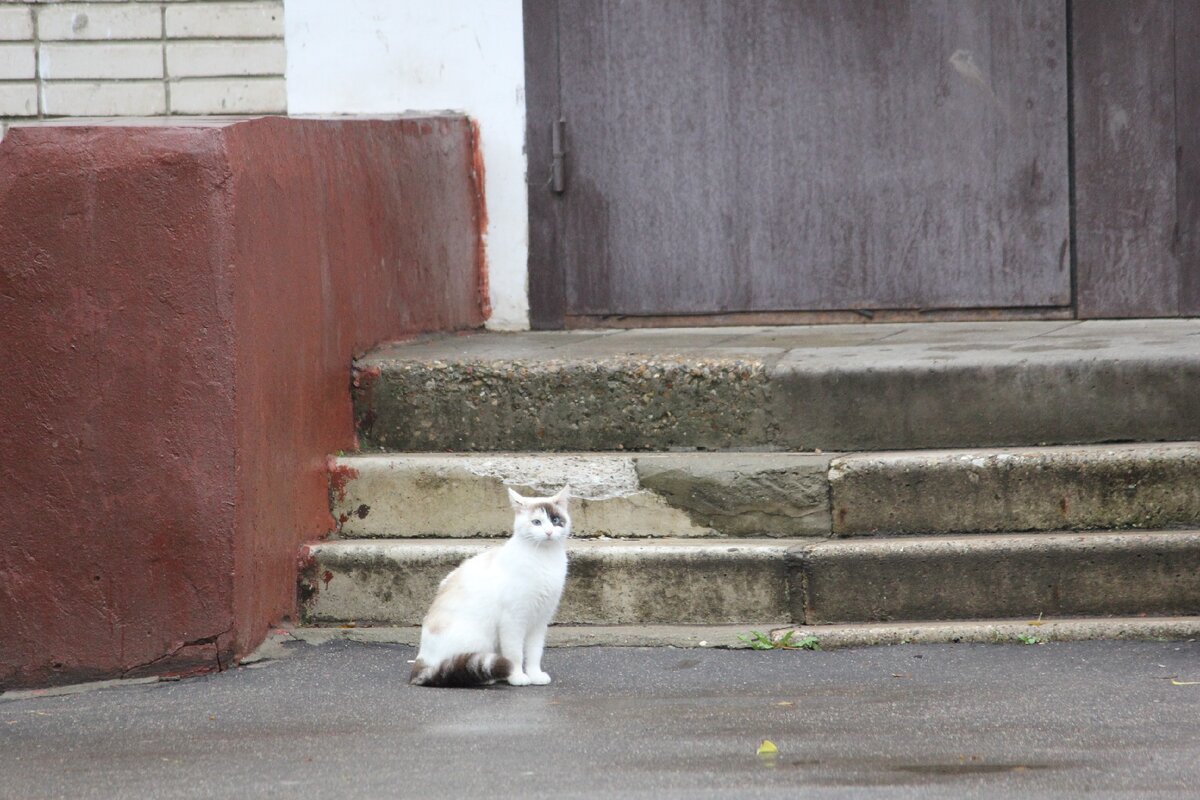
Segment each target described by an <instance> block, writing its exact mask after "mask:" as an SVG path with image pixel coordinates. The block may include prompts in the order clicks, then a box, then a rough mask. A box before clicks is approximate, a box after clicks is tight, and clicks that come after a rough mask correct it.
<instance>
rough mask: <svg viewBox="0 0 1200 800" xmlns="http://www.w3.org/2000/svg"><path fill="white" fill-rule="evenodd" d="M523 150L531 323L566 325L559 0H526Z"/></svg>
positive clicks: (536, 326) (550, 326)
mask: <svg viewBox="0 0 1200 800" xmlns="http://www.w3.org/2000/svg"><path fill="white" fill-rule="evenodd" d="M522 10H523V14H524V27H525V154H526V161H527V164H528V166H527V170H526V173H527V182H528V188H529V322H530V326H531V327H533V328H534V329H535V330H546V329H557V328H561V327H562V326H563V311H564V302H563V273H562V264H561V261H560V259H559V257H558V226H559V209H560V205H561V200H560V198H559V197H558V196H557V195H555V194H554V193H553V192H551V191H550V189H549V186H548V180H549V177H550V160H551V148H550V126H551V123H552V122H553V120H555V119H557V118H558V115H559V85H558V0H524V3H523V9H522Z"/></svg>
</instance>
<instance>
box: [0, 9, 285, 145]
mask: <svg viewBox="0 0 1200 800" xmlns="http://www.w3.org/2000/svg"><path fill="white" fill-rule="evenodd" d="M286 61H287V59H286V55H285V52H284V43H283V2H282V0H252V1H248V0H236V1H235V0H91V2H81V1H80V0H71V1H70V2H64V1H63V0H0V130H2V127H3V124H4V121H5V120H8V119H21V118H28V117H59V116H89V117H90V116H161V115H176V114H180V115H193V114H196V115H204V114H270V113H286V111H287V92H286V87H285V83H284V70H285V68H286Z"/></svg>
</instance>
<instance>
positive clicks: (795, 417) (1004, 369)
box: [355, 319, 1200, 452]
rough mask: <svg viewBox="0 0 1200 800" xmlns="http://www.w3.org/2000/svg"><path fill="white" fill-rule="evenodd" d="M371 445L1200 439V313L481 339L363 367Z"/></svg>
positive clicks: (420, 349) (723, 445)
mask: <svg viewBox="0 0 1200 800" xmlns="http://www.w3.org/2000/svg"><path fill="white" fill-rule="evenodd" d="M357 366H358V369H359V377H358V380H357V381H356V384H355V385H356V386H357V387H358V391H357V392H356V395H355V411H356V419H357V424H358V432H359V439H360V442H361V443H362V446H363V447H364V448H365V449H367V450H402V451H417V452H420V451H442V450H456V451H495V450H514V451H526V450H532V451H554V450H558V451H568V450H569V451H586V450H626V451H632V450H639V451H640V450H696V449H699V450H713V449H765V450H814V449H820V450H824V451H826V452H832V451H837V450H842V451H861V450H903V449H911V448H935V447H936V448H945V447H955V448H960V447H993V446H997V447H1000V446H1028V445H1037V444H1086V443H1101V442H1117V441H1170V440H1176V441H1183V440H1189V439H1195V438H1200V320H1195V319H1170V320H1088V321H1083V322H1074V321H1068V320H1063V321H1058V322H992V323H986V322H978V323H976V322H963V323H954V322H945V323H933V324H931V323H924V324H921V323H914V324H879V325H874V324H872V325H816V326H793V327H764V328H755V327H743V328H690V329H678V328H677V329H666V330H662V329H660V330H628V331H586V332H558V331H556V332H537V333H495V332H489V333H479V334H474V335H470V336H450V337H447V336H442V337H436V338H429V339H425V340H422V341H414V342H406V343H402V344H395V345H385V346H382V347H380V348H377V349H376V350H374V351H372V352H371V353H369V354H367V355H366V356H364V357H363V358H362V359H360V360H359V361H358V362H357Z"/></svg>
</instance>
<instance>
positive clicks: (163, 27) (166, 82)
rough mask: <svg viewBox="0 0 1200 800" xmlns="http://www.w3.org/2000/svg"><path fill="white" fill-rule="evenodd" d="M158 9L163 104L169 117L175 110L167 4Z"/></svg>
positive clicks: (160, 5)
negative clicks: (170, 66) (169, 56)
mask: <svg viewBox="0 0 1200 800" xmlns="http://www.w3.org/2000/svg"><path fill="white" fill-rule="evenodd" d="M158 8H159V15H158V21H159V30H158V33H159V46H160V47H161V48H162V83H163V93H164V95H165V97H164V98H163V102H164V103H165V104H166V106H165V108H164V110H163V114H164V115H165V116H168V117H169V116H171V114H172V112H173V109H172V108H171V73H170V72H168V71H167V4H166V3H165V2H163V3H160V4H159V6H158Z"/></svg>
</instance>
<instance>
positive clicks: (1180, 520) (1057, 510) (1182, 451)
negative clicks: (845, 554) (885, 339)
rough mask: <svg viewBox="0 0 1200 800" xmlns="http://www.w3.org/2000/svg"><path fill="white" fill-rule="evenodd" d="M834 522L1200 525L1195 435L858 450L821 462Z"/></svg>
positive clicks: (853, 528) (883, 529) (934, 527)
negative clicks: (1097, 442)
mask: <svg viewBox="0 0 1200 800" xmlns="http://www.w3.org/2000/svg"><path fill="white" fill-rule="evenodd" d="M829 485H830V497H831V502H832V506H833V532H834V533H835V534H837V535H839V536H852V535H859V534H873V533H958V532H977V531H983V532H993V531H1048V530H1084V529H1101V528H1171V527H1186V526H1196V525H1200V443H1198V442H1176V443H1170V444H1134V445H1101V446H1082V447H1039V448H1024V449H999V450H925V451H916V452H894V453H871V454H856V455H850V456H845V457H842V458H837V459H835V460H834V461H833V463H832V466H831V468H830V470H829Z"/></svg>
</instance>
